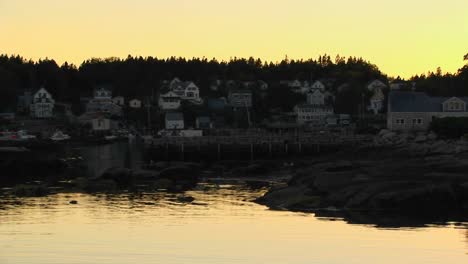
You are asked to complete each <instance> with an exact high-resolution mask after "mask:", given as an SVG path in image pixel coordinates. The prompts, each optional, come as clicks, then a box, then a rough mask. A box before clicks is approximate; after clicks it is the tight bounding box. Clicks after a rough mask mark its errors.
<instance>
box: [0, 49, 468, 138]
mask: <svg viewBox="0 0 468 264" xmlns="http://www.w3.org/2000/svg"><path fill="white" fill-rule="evenodd" d="M3 59H5V58H3ZM7 59H8V60H12V59H15V58H7ZM140 60H141V59H140ZM147 60H149V59H147ZM131 62H134V63H137V62H140V61H134V59H132V58H130V59H127V60H126V61H117V62H114V61H109V62H108V61H105V62H101V61H91V62H88V63H89V65H99V63H104V64H103V65H105V66H106V67H108V65H112V64H113V63H118V64H121V63H126V64H128V63H131ZM22 63H23V64H24V62H22ZM30 63H31V62H30ZM47 63H49V62H47ZM141 63H148V62H145V61H142V62H141ZM161 63H163V64H164V65H167V64H168V63H172V62H170V61H166V62H161ZM175 63H179V64H182V65H185V64H187V63H201V64H200V65H202V66H203V67H207V65H209V63H211V62H207V61H204V62H197V61H191V62H185V61H175ZM213 63H217V65H218V66H217V67H221V66H222V65H223V64H219V63H218V62H213ZM282 63H283V62H282ZM287 63H289V64H286V66H287V67H286V68H285V66H284V65H283V64H279V65H269V66H267V65H266V64H265V65H264V66H262V65H261V63H260V62H258V61H254V60H252V61H250V60H249V61H245V60H244V61H242V60H240V61H232V62H230V64H229V65H227V66H229V67H231V68H234V67H237V68H239V67H246V69H243V70H239V69H237V70H236V72H231V73H230V75H231V76H236V75H239V74H241V75H242V74H244V75H245V73H247V72H253V71H255V70H254V69H255V68H257V69H260V68H261V69H262V71H263V72H264V73H262V74H259V73H256V74H255V75H263V76H265V77H268V76H269V77H268V79H259V78H254V77H253V75H252V76H250V77H248V78H247V77H246V76H244V77H243V78H239V79H228V78H223V79H220V78H217V79H215V78H209V79H206V78H204V77H203V78H201V77H200V78H198V77H197V75H193V74H192V75H191V76H194V77H195V78H193V79H188V78H187V79H184V78H182V77H177V76H174V75H172V76H170V77H169V78H162V76H158V77H153V75H147V77H145V78H144V80H146V81H145V82H144V83H146V84H145V85H143V84H142V85H140V86H136V87H134V88H131V87H128V86H122V83H119V82H115V81H109V82H106V81H99V82H96V83H95V84H92V85H90V84H89V83H88V84H86V86H87V87H90V88H86V89H73V90H70V93H68V94H67V92H65V93H64V90H63V89H62V90H60V89H57V81H54V82H49V84H48V83H47V82H42V83H41V84H37V83H38V82H34V81H31V80H32V78H31V77H27V75H25V78H24V80H25V81H24V82H25V83H29V84H33V83H36V85H35V86H34V87H31V86H30V85H21V82H19V83H18V82H17V81H15V82H12V83H13V84H15V85H16V87H17V88H16V89H15V90H14V91H15V92H9V93H7V94H6V97H5V96H4V97H2V100H4V103H3V106H6V105H8V106H9V107H3V108H2V109H1V110H2V112H1V113H0V118H1V119H0V122H1V127H2V129H3V130H4V131H8V130H22V131H28V132H30V133H32V134H34V135H35V136H37V137H39V138H48V137H50V136H51V135H53V134H54V133H55V132H56V131H58V130H60V131H62V130H64V131H66V132H67V133H68V134H73V135H72V136H74V137H93V136H122V135H124V134H126V135H129V134H131V135H133V136H135V135H140V136H143V135H145V136H152V137H174V136H183V137H194V136H207V135H229V134H235V133H248V131H257V133H271V134H285V133H289V134H296V135H298V134H301V133H311V134H314V133H315V134H327V135H330V134H338V135H339V134H347V135H349V134H355V133H375V132H377V131H379V130H381V129H389V130H391V131H405V132H417V131H427V130H429V129H430V128H431V123H432V121H434V120H435V119H440V118H444V117H468V112H467V108H466V103H467V102H468V99H467V98H468V97H464V96H459V94H463V93H461V92H460V91H461V90H460V89H459V88H457V87H452V88H450V91H453V94H447V92H448V91H449V90H447V91H445V92H444V96H436V95H434V93H433V94H432V95H430V94H429V93H427V92H426V91H431V90H428V88H427V87H434V86H431V85H429V86H428V84H427V81H426V83H425V80H428V79H427V78H426V77H415V78H412V79H411V80H410V81H405V80H402V79H400V78H397V79H388V78H387V77H386V76H384V75H382V74H381V73H380V72H379V71H378V70H377V69H376V67H375V66H373V65H370V64H368V63H367V62H364V61H362V60H359V59H352V58H350V59H349V60H348V62H345V61H344V59H340V60H338V57H337V62H336V64H333V62H331V60H330V58H329V56H328V57H325V56H324V57H321V58H319V60H318V61H317V62H316V61H310V62H287ZM49 64H50V63H49ZM118 64H117V65H118ZM143 65H145V64H143ZM288 65H289V66H288ZM301 65H305V66H307V65H308V67H311V66H314V65H316V66H317V67H319V68H317V69H316V70H315V71H319V72H320V71H322V72H321V74H320V76H321V77H319V78H314V77H313V74H311V76H310V77H307V76H306V75H304V74H303V72H300V74H299V73H297V74H294V72H291V70H290V69H289V68H288V67H290V68H291V67H296V68H297V69H301V68H300V67H303V66H301ZM49 66H50V65H49ZM85 66H87V64H86V63H85V64H83V66H82V67H85ZM51 67H52V68H54V67H56V66H53V65H52V66H51ZM67 67H68V66H67ZM126 67H127V66H126ZM165 67H168V66H165ZM179 67H181V66H179ZM184 67H188V66H184ZM191 67H192V66H191ZM223 67H226V66H223ZM314 67H315V66H314ZM330 67H331V69H334V70H327V69H329V68H330ZM340 67H341V68H343V69H345V70H340ZM346 67H348V68H349V67H351V68H353V67H354V68H361V70H359V71H354V72H353V71H350V69H347V68H346ZM363 67H364V68H366V69H362V68H363ZM465 68H466V66H465ZM465 68H463V69H465ZM66 69H67V68H64V69H63V68H62V70H61V71H65V70H66ZM103 69H105V68H103ZM187 69H197V67H196V66H194V68H187ZM227 69H229V68H227ZM279 69H281V71H283V73H281V74H280V73H278V74H279V75H278V76H286V75H288V76H291V74H292V75H296V76H301V78H296V79H279V78H278V76H276V77H274V76H275V75H271V73H269V72H272V71H274V70H279ZM463 69H461V70H460V76H461V74H463V73H464V72H466V71H465V70H463ZM69 70H70V71H72V72H73V71H75V70H73V68H71V69H69ZM197 70H201V69H197ZM79 71H80V72H83V73H82V74H86V69H85V68H80V69H79ZM100 71H102V70H100ZM257 71H258V70H257ZM323 71H328V72H330V73H329V75H327V74H325V73H324V72H323ZM134 74H138V73H137V72H136V73H134ZM301 74H302V75H301ZM54 75H56V73H53V75H52V76H54ZM184 75H185V76H187V75H186V74H184ZM130 76H131V78H132V80H137V79H135V78H137V76H136V75H133V73H132V75H130ZM148 76H149V77H148ZM166 76H167V74H166ZM210 76H211V75H210ZM242 76H243V75H242ZM366 76H367V77H366ZM437 76H440V77H437ZM110 77H112V78H114V79H115V78H118V76H116V75H114V74H113V75H110ZM429 77H430V78H439V79H440V78H446V77H442V76H441V75H430V76H429ZM429 77H428V78H429ZM449 77H450V76H449ZM92 78H94V79H96V78H100V77H99V76H95V77H92ZM148 78H150V79H148ZM423 78H426V79H423ZM442 80H444V79H442ZM125 82H128V81H125ZM452 82H453V81H452ZM50 83H51V84H52V85H51V84H50ZM74 83H77V82H76V81H74ZM72 85H73V83H72ZM420 85H422V86H420ZM457 85H458V87H463V84H462V83H459V84H457ZM439 87H440V86H439ZM431 89H432V88H431ZM438 89H440V88H438ZM457 89H458V90H457ZM10 90H11V89H10ZM10 90H9V89H6V90H4V92H3V93H5V91H10ZM11 91H13V90H11ZM441 91H443V90H441ZM435 94H437V93H435ZM439 94H440V93H439ZM13 102H14V103H13Z"/></svg>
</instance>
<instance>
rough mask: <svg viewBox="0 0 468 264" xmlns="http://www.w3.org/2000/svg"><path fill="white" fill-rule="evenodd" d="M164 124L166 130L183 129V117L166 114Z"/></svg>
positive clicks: (175, 113)
mask: <svg viewBox="0 0 468 264" xmlns="http://www.w3.org/2000/svg"><path fill="white" fill-rule="evenodd" d="M165 124H166V129H184V115H183V114H182V113H179V112H167V113H166V116H165Z"/></svg>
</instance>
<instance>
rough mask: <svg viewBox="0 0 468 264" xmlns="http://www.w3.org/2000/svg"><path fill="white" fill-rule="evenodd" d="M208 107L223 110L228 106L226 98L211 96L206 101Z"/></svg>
mask: <svg viewBox="0 0 468 264" xmlns="http://www.w3.org/2000/svg"><path fill="white" fill-rule="evenodd" d="M206 105H207V106H208V109H209V110H210V111H213V112H222V111H224V109H225V108H226V105H227V102H226V98H224V97H222V98H210V99H208V100H207V101H206Z"/></svg>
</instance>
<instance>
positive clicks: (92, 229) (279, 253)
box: [0, 186, 468, 264]
mask: <svg viewBox="0 0 468 264" xmlns="http://www.w3.org/2000/svg"><path fill="white" fill-rule="evenodd" d="M262 193H263V191H252V190H249V189H244V188H238V187H235V186H221V188H211V187H210V186H205V187H202V188H200V189H199V190H195V191H190V192H187V193H186V195H190V196H193V197H194V198H195V201H194V202H193V203H183V202H180V200H179V199H177V196H178V195H176V194H167V193H141V194H115V195H104V194H101V195H89V194H57V195H51V196H48V197H41V198H23V199H17V198H6V199H4V200H3V201H2V203H1V204H2V205H1V208H2V209H1V210H0V263H8V264H10V263H14V264H16V263H31V264H35V263H44V264H45V263H47V264H49V263H80V264H81V263H112V264H115V263H139V264H141V263H468V262H467V261H468V255H467V254H466V253H467V241H466V240H467V239H468V232H467V231H466V229H464V228H463V227H458V228H455V227H454V226H451V225H450V226H445V227H438V226H432V227H427V228H418V229H392V230H387V229H378V228H373V227H370V226H365V225H350V224H347V223H345V222H344V221H341V220H336V219H335V221H329V220H323V219H322V220H321V219H317V218H315V217H314V216H313V214H305V213H293V212H286V211H271V210H268V209H267V208H265V207H264V206H261V205H257V204H255V203H252V202H250V201H251V200H253V199H254V198H256V197H258V196H259V195H261V194H262ZM70 200H76V201H78V204H76V205H73V204H69V201H70ZM465 227H466V226H465Z"/></svg>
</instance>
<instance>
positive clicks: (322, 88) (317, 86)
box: [310, 81, 327, 92]
mask: <svg viewBox="0 0 468 264" xmlns="http://www.w3.org/2000/svg"><path fill="white" fill-rule="evenodd" d="M310 88H311V89H313V90H315V89H319V90H320V91H322V92H324V91H325V89H326V88H327V87H326V86H325V84H323V83H322V82H321V81H315V82H314V83H313V84H312V86H311V87H310Z"/></svg>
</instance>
